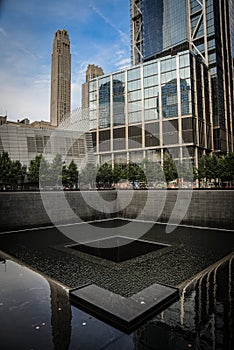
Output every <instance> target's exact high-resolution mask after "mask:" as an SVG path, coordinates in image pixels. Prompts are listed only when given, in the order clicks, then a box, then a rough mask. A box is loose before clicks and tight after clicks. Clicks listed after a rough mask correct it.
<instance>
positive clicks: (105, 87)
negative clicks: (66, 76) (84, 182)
mask: <svg viewBox="0 0 234 350" xmlns="http://www.w3.org/2000/svg"><path fill="white" fill-rule="evenodd" d="M208 82H209V71H208V68H207V66H206V64H205V63H204V62H202V61H201V60H200V59H199V58H198V57H197V56H196V55H195V54H194V53H193V52H192V51H190V50H186V51H183V52H178V53H177V54H175V55H168V56H166V57H162V58H156V59H154V60H151V61H148V62H145V63H143V64H140V65H137V66H133V67H130V68H127V69H125V70H122V71H119V72H115V73H113V74H109V75H104V76H103V77H98V78H95V79H93V80H91V81H90V83H89V107H90V112H89V119H90V129H91V133H92V137H93V143H94V147H95V153H96V155H97V156H98V163H99V164H103V163H105V162H109V163H112V164H113V163H114V162H118V163H124V164H125V163H126V162H128V161H131V162H133V163H141V162H142V160H143V159H144V158H148V159H150V160H153V161H162V159H163V155H164V153H165V152H169V153H171V154H172V155H173V158H174V159H175V160H176V161H179V160H181V159H183V160H187V161H190V162H192V163H194V164H195V165H197V163H198V159H199V157H201V155H202V154H203V153H204V152H206V151H209V152H210V151H211V150H212V149H213V137H212V123H211V109H210V106H211V100H210V95H209V91H208V89H207V86H208Z"/></svg>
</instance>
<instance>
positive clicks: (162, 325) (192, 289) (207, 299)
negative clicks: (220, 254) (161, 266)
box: [135, 254, 234, 350]
mask: <svg viewBox="0 0 234 350" xmlns="http://www.w3.org/2000/svg"><path fill="white" fill-rule="evenodd" d="M233 267H234V255H233V254H232V255H229V256H228V257H226V258H225V259H222V261H220V262H219V263H217V264H215V265H213V266H212V267H210V268H209V269H207V270H205V271H203V272H202V273H200V274H199V275H197V276H196V277H195V278H194V279H193V280H190V281H189V282H187V283H186V284H184V285H182V286H181V298H180V300H179V301H178V302H176V303H175V304H174V305H172V306H171V307H169V308H168V309H167V310H165V311H164V312H163V313H161V314H160V315H158V316H157V317H155V318H154V319H153V320H151V321H150V322H148V323H147V324H145V325H144V326H143V327H141V328H140V329H139V330H137V331H136V332H135V350H143V349H144V346H145V345H147V346H149V347H150V348H152V349H158V348H160V349H170V350H171V349H175V350H177V349H180V350H183V349H188V348H191V349H204V350H208V349H212V350H215V349H223V350H229V349H230V350H231V349H233V348H234V347H233V346H234V318H233V316H234V310H233V296H234V293H233V292H234V280H233V270H234V269H233Z"/></svg>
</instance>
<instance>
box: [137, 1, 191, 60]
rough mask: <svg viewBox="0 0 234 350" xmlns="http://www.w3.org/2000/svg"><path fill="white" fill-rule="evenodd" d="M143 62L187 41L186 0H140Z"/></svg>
mask: <svg viewBox="0 0 234 350" xmlns="http://www.w3.org/2000/svg"><path fill="white" fill-rule="evenodd" d="M142 22H143V57H144V60H146V59H148V58H150V57H152V56H154V55H156V54H158V53H160V52H162V51H164V50H166V49H168V48H171V47H174V46H176V45H178V44H180V43H182V42H185V41H186V40H187V17H186V0H177V1H174V0H142Z"/></svg>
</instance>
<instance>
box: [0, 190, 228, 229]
mask: <svg viewBox="0 0 234 350" xmlns="http://www.w3.org/2000/svg"><path fill="white" fill-rule="evenodd" d="M64 195H65V198H66V200H65V201H64ZM190 195H191V199H190ZM84 196H85V198H84ZM100 196H101V198H100ZM43 201H44V204H45V205H46V207H47V211H46V210H45V208H44V204H43V202H42V199H41V194H40V192H1V193H0V218H1V225H0V230H1V231H2V232H3V231H7V230H14V229H15V230H16V229H21V228H27V227H38V226H47V225H50V224H51V220H50V218H51V217H52V218H53V222H54V223H58V224H62V223H64V224H66V223H73V222H77V221H79V220H80V219H81V220H84V221H88V220H100V219H108V218H114V217H124V218H129V219H139V220H152V221H160V222H168V220H169V219H170V222H171V223H178V222H180V223H182V224H187V225H195V226H203V227H216V228H226V229H231V230H233V229H234V209H233V208H234V207H233V203H234V191H232V190H217V191H216V190H194V191H192V192H190V191H187V190H180V191H177V190H168V191H165V190H155V191H144V190H143V191H141V190H136V191H131V190H122V191H118V195H117V193H116V192H115V191H113V190H112V191H98V192H97V191H86V192H84V193H83V195H82V192H59V191H58V192H44V194H43ZM87 203H88V204H87ZM172 211H174V213H173V215H172ZM47 212H48V213H49V216H50V218H49V216H48V214H47ZM178 218H180V219H178Z"/></svg>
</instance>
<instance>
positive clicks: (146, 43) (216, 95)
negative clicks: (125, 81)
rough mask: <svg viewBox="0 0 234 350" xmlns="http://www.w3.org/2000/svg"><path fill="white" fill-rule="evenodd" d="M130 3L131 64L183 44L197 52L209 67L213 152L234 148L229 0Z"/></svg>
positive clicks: (175, 50) (232, 32) (173, 51)
mask: <svg viewBox="0 0 234 350" xmlns="http://www.w3.org/2000/svg"><path fill="white" fill-rule="evenodd" d="M130 4H131V46H132V47H131V49H132V50H131V51H132V64H133V65H136V64H139V63H143V62H146V61H149V60H152V59H155V58H159V57H163V56H167V55H170V54H171V55H174V54H176V53H178V52H181V51H184V50H187V49H189V50H190V51H191V52H193V53H194V54H195V55H197V56H198V57H199V58H200V59H201V60H202V61H203V62H204V63H205V64H206V66H207V67H208V69H209V77H208V81H207V87H206V88H207V89H208V90H209V94H210V96H211V101H210V109H211V125H212V133H213V148H212V151H213V152H216V153H217V154H223V153H226V152H229V151H232V150H233V113H234V112H233V100H234V97H233V57H234V24H233V14H234V12H233V0H199V1H198V0H177V1H174V0H131V1H130ZM197 108H200V106H197Z"/></svg>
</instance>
